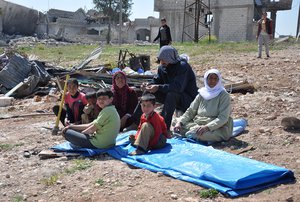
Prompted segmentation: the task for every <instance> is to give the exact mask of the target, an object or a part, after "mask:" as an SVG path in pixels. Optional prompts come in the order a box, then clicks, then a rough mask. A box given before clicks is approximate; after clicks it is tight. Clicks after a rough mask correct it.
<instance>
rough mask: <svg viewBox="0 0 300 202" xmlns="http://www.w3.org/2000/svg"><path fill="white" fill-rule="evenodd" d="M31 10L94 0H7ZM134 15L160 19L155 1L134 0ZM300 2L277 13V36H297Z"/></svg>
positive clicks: (80, 5)
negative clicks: (154, 8)
mask: <svg viewBox="0 0 300 202" xmlns="http://www.w3.org/2000/svg"><path fill="white" fill-rule="evenodd" d="M6 1H10V2H13V3H16V4H19V5H23V6H26V7H29V8H33V9H36V10H39V11H41V12H46V11H48V10H49V9H51V8H55V9H60V10H66V11H76V10H77V9H78V8H83V9H85V10H89V9H92V8H93V7H94V4H93V1H92V0H6ZM282 1H283V0H282ZM132 2H133V6H132V15H131V16H130V17H129V18H130V20H134V19H135V18H147V17H148V16H154V17H159V13H158V12H154V11H153V7H154V0H132ZM299 5H300V0H293V5H292V9H291V10H288V11H278V12H277V22H276V36H278V35H292V36H295V35H296V30H297V21H298V12H299Z"/></svg>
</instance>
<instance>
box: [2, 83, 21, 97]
mask: <svg viewBox="0 0 300 202" xmlns="http://www.w3.org/2000/svg"><path fill="white" fill-rule="evenodd" d="M23 85H24V82H23V81H21V82H20V83H19V84H18V85H16V86H15V87H13V89H11V90H10V91H8V92H7V93H6V94H5V95H4V97H9V96H11V94H13V93H14V92H15V91H16V90H18V89H19V88H20V87H22V86H23Z"/></svg>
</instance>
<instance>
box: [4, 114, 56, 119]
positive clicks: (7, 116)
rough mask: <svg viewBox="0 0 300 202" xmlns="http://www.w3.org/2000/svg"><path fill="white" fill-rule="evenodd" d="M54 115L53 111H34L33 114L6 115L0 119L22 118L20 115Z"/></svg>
mask: <svg viewBox="0 0 300 202" xmlns="http://www.w3.org/2000/svg"><path fill="white" fill-rule="evenodd" d="M50 115H54V114H53V113H32V114H20V115H12V116H10V115H5V116H1V117H0V120H2V119H13V118H20V117H35V116H50Z"/></svg>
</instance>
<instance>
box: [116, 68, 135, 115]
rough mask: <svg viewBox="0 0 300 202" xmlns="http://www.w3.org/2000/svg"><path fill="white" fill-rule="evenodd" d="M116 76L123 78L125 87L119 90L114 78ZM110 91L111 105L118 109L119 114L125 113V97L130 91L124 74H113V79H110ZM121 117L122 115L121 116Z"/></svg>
mask: <svg viewBox="0 0 300 202" xmlns="http://www.w3.org/2000/svg"><path fill="white" fill-rule="evenodd" d="M118 74H120V75H122V76H123V77H124V78H125V85H124V86H123V87H122V88H119V87H118V86H117V84H116V76H117V75H118ZM111 90H112V92H113V94H114V98H113V105H115V106H116V108H117V109H118V108H119V110H120V113H125V112H126V106H127V96H128V93H129V92H130V90H131V89H130V88H129V86H128V84H127V77H126V75H125V73H124V72H122V71H117V72H116V73H114V75H113V78H112V89H111ZM119 110H118V111H119ZM121 115H123V114H121ZM121 115H120V116H121Z"/></svg>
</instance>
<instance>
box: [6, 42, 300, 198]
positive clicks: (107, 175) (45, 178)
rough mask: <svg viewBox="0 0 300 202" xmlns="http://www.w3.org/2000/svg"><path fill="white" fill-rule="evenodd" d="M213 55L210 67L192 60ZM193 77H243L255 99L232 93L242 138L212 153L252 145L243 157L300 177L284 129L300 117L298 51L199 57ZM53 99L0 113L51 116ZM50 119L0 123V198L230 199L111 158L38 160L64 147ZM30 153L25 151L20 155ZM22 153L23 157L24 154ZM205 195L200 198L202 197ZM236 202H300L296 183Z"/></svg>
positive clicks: (295, 149) (294, 143) (292, 138)
mask: <svg viewBox="0 0 300 202" xmlns="http://www.w3.org/2000/svg"><path fill="white" fill-rule="evenodd" d="M207 58H210V62H209V64H205V65H197V61H203V60H205V59H207ZM191 63H192V64H193V68H194V70H195V72H196V74H197V75H198V76H201V75H203V74H204V72H205V71H206V70H207V69H208V68H209V67H210V66H217V67H218V68H219V70H220V71H221V72H222V75H223V77H224V78H226V79H227V80H230V81H242V80H245V79H247V80H248V81H249V82H250V83H253V84H254V85H255V87H256V89H257V91H256V92H255V93H254V94H246V95H243V94H232V95H231V97H232V103H233V117H234V118H241V117H243V118H246V119H247V120H248V123H249V126H248V127H247V131H246V133H245V134H243V135H241V136H239V137H237V138H236V139H233V140H231V141H229V142H227V143H223V144H217V145H214V147H215V148H217V149H221V150H225V151H228V152H232V153H233V152H235V151H236V150H238V149H241V148H243V147H245V146H248V145H250V146H253V148H254V149H252V150H250V151H247V152H245V153H243V154H240V155H242V156H245V157H248V158H252V159H255V160H258V161H262V162H266V163H271V164H275V165H277V166H283V167H286V168H288V169H290V170H292V171H293V172H294V174H295V177H296V179H299V177H300V159H299V154H300V147H299V145H300V133H299V132H298V133H297V132H292V131H290V132H287V131H285V130H283V128H282V126H281V124H280V123H281V120H282V118H284V117H287V116H295V117H298V118H300V105H299V103H300V46H299V44H298V45H296V46H289V47H287V48H286V49H284V50H273V51H272V52H271V58H269V59H266V58H263V59H257V58H256V57H255V53H249V54H245V53H243V54H239V53H236V54H231V53H225V54H218V55H215V56H213V57H212V56H211V55H199V56H196V57H193V58H191ZM53 105H54V103H53V102H49V101H46V99H45V98H43V99H42V101H39V102H35V101H34V100H33V99H23V100H17V101H16V102H15V104H14V106H11V107H4V108H3V107H2V108H0V114H1V115H14V114H26V113H34V112H35V111H36V110H45V111H51V108H52V106H53ZM54 121H55V117H54V116H52V115H49V116H37V117H20V118H12V119H3V120H0V143H1V148H0V179H1V180H0V201H40V202H42V201H187V202H194V201H229V200H232V199H230V198H226V197H224V196H223V195H221V194H218V195H217V196H215V197H214V198H204V196H203V190H205V189H204V188H202V187H200V186H196V185H193V184H191V183H187V182H183V181H179V180H176V179H173V178H171V177H167V176H164V175H162V174H160V173H152V172H150V171H148V170H144V169H133V168H130V167H129V166H127V165H126V164H125V163H123V162H121V161H118V160H114V159H113V158H111V157H110V156H107V155H100V156H97V157H95V158H89V159H85V158H77V159H68V158H66V157H62V158H54V159H46V160H40V159H39V157H38V155H37V154H38V153H39V152H40V151H41V150H43V149H46V148H49V147H51V146H53V145H55V144H58V143H61V142H63V138H62V137H61V136H52V135H51V130H47V129H45V128H43V127H53V124H54ZM25 151H28V152H25ZM24 154H25V156H24ZM201 193H202V195H201ZM235 201H300V183H299V182H298V181H296V182H294V183H290V184H284V185H278V186H275V187H272V188H269V189H266V190H264V191H260V192H257V193H253V194H250V195H247V196H243V197H239V198H237V199H235Z"/></svg>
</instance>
